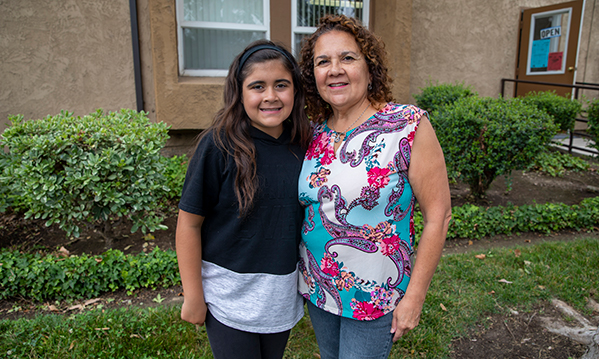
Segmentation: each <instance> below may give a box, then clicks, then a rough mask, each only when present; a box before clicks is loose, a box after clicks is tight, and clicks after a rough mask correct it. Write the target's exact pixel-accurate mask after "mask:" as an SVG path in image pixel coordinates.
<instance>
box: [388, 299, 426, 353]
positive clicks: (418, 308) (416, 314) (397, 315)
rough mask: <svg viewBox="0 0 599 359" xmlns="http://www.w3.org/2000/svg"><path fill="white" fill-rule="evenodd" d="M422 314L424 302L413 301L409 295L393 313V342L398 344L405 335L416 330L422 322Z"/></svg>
mask: <svg viewBox="0 0 599 359" xmlns="http://www.w3.org/2000/svg"><path fill="white" fill-rule="evenodd" d="M421 312H422V302H421V301H418V300H413V299H412V298H411V297H408V296H407V295H406V296H404V297H403V299H402V300H401V301H400V302H399V304H398V305H397V307H396V308H395V310H394V311H393V322H392V323H391V333H394V335H393V342H396V341H398V340H399V338H401V337H402V336H403V335H404V334H406V333H407V332H409V331H410V330H412V329H414V328H416V326H417V325H418V322H420V313H421Z"/></svg>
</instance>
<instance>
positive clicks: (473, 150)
mask: <svg viewBox="0 0 599 359" xmlns="http://www.w3.org/2000/svg"><path fill="white" fill-rule="evenodd" d="M431 121H432V123H433V125H434V127H435V131H436V133H437V137H438V138H439V142H440V143H441V147H442V148H443V153H444V154H445V160H446V162H447V166H448V167H449V169H448V170H449V172H450V173H457V175H458V178H459V179H462V180H464V181H465V182H466V183H468V185H469V186H470V191H471V194H472V195H473V196H475V197H482V196H483V195H484V194H485V192H486V191H487V189H488V188H489V186H490V185H491V183H492V182H493V180H494V179H495V178H496V177H497V176H500V175H509V174H510V173H511V171H512V170H516V169H525V168H526V167H527V166H528V165H529V164H530V163H531V161H532V159H533V157H534V156H535V155H536V154H537V153H539V152H540V151H541V150H543V149H544V147H545V145H546V144H548V143H549V141H550V140H551V138H552V137H553V136H554V135H555V133H556V131H557V128H556V126H555V125H554V123H553V121H552V119H551V117H550V116H549V115H548V114H547V113H546V112H544V111H541V110H539V109H537V108H536V107H534V106H530V105H527V104H525V103H524V102H522V100H520V99H513V100H503V99H493V98H478V97H468V98H463V99H460V100H458V101H456V102H455V103H454V104H452V105H448V106H445V107H444V108H442V109H441V110H439V111H438V112H434V113H433V114H432V117H431Z"/></svg>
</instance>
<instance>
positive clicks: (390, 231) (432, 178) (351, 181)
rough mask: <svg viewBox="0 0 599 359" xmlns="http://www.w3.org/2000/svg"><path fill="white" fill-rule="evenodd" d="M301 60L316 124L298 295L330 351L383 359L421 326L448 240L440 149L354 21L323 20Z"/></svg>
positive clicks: (380, 48)
mask: <svg viewBox="0 0 599 359" xmlns="http://www.w3.org/2000/svg"><path fill="white" fill-rule="evenodd" d="M300 57H301V59H300V67H301V69H302V77H303V80H304V86H305V87H306V96H307V112H308V115H309V116H310V118H311V119H312V121H313V122H314V126H315V127H314V134H313V137H312V142H311V145H310V147H309V149H308V151H307V153H306V156H305V158H304V164H303V167H302V172H301V174H300V183H299V193H300V201H301V202H302V204H303V205H304V206H306V214H305V220H304V226H303V230H302V242H301V244H300V253H301V260H300V270H301V271H302V276H301V278H300V280H299V287H300V292H301V293H302V295H303V296H304V297H305V298H306V299H307V300H308V310H309V313H310V318H311V320H312V324H313V326H314V331H315V333H316V338H317V341H318V345H319V347H320V354H321V357H322V358H323V359H324V358H344V359H346V358H366V357H368V358H386V357H387V356H388V355H389V352H390V350H391V345H392V342H393V341H396V340H398V339H399V338H400V337H401V336H402V335H404V334H405V333H407V332H408V331H409V330H411V329H413V328H414V327H416V325H417V324H418V321H419V319H420V313H421V311H422V305H423V303H424V299H425V296H426V292H427V290H428V287H429V284H430V281H431V278H432V276H433V273H434V271H435V269H436V267H437V264H438V261H439V258H440V256H441V252H442V250H443V245H444V243H445V236H446V233H447V227H448V224H449V220H450V218H451V200H450V194H449V185H448V181H447V173H446V169H445V161H444V158H443V152H442V151H441V147H440V146H439V143H438V141H437V138H436V136H435V133H434V130H433V128H432V126H431V124H430V122H429V121H428V118H427V114H426V112H424V111H423V110H421V109H419V108H417V107H415V106H410V105H398V104H395V103H393V102H392V101H393V98H392V95H391V90H390V83H391V79H390V77H389V75H388V74H387V68H386V59H385V51H384V45H383V43H382V42H381V41H380V40H379V39H378V38H377V37H376V36H374V35H373V34H372V33H371V32H369V31H368V30H367V29H365V28H364V27H363V26H361V25H360V24H359V23H358V22H357V21H356V20H354V19H351V18H348V17H345V16H338V15H335V16H330V15H329V16H327V17H325V18H323V19H321V24H320V26H319V27H318V29H317V30H316V32H315V33H314V34H313V35H311V36H310V37H309V38H308V39H307V41H306V42H305V44H304V46H303V48H302V50H301V54H300ZM416 200H417V201H418V203H419V205H420V210H421V212H422V215H423V224H424V229H423V232H422V236H421V238H420V241H419V245H418V258H417V260H416V263H415V264H414V266H412V256H413V254H414V252H413V246H414V241H415V230H414V225H413V224H414V221H413V213H414V206H415V203H416Z"/></svg>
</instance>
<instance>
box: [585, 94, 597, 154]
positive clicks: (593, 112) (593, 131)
mask: <svg viewBox="0 0 599 359" xmlns="http://www.w3.org/2000/svg"><path fill="white" fill-rule="evenodd" d="M587 114H588V120H589V129H588V132H589V134H590V135H591V136H593V141H594V142H595V143H594V144H593V147H595V148H596V149H597V150H599V98H596V99H594V100H593V101H591V103H590V105H589V108H588V110H587Z"/></svg>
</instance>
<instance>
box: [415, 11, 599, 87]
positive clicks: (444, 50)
mask: <svg viewBox="0 0 599 359" xmlns="http://www.w3.org/2000/svg"><path fill="white" fill-rule="evenodd" d="M598 1H599V0H587V4H586V9H585V16H584V24H583V26H584V28H583V30H585V31H583V34H582V36H581V54H582V53H584V54H586V48H588V44H589V37H590V36H591V35H590V34H591V33H594V34H593V35H592V37H593V39H592V40H591V43H592V44H593V45H592V47H591V52H589V56H580V58H579V62H578V65H579V69H580V68H581V67H585V65H586V70H585V71H584V73H585V76H584V77H585V78H586V79H587V81H589V82H599V78H598V77H597V75H599V70H597V68H598V66H599V60H597V59H598V58H599V56H598V51H599V49H597V47H598V46H597V42H598V40H599V24H598V23H599V18H598V16H597V15H595V21H594V22H593V23H592V27H593V28H592V29H591V22H592V13H593V11H589V9H591V8H593V7H595V12H596V11H597V9H596V8H597V7H599V6H596V5H595V4H597V2H598ZM563 2H566V1H564V0H502V1H479V0H454V1H451V2H444V1H428V0H413V11H412V14H413V16H412V52H411V75H410V92H411V93H412V94H415V93H420V91H421V90H420V89H421V88H422V87H425V86H426V85H427V83H428V82H429V81H432V82H433V83H436V82H439V83H456V82H460V83H461V82H463V83H464V84H466V85H471V86H472V87H473V88H474V90H475V91H477V92H478V93H479V95H481V96H493V97H494V96H497V95H498V94H499V93H500V80H501V78H514V74H515V67H516V53H517V45H518V22H519V16H520V9H522V8H526V7H531V8H532V7H540V6H547V5H553V4H559V3H563ZM587 60H588V64H586V63H585V61H587ZM580 76H581V71H579V72H578V73H577V80H578V81H581V78H580Z"/></svg>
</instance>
